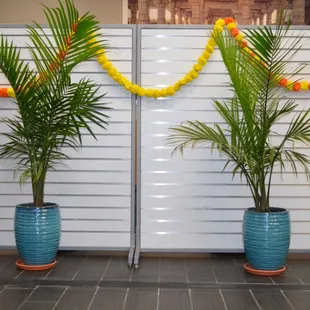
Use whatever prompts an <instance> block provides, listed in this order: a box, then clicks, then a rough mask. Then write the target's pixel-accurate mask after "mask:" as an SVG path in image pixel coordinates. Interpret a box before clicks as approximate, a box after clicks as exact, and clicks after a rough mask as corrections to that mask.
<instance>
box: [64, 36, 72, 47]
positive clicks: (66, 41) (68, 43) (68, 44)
mask: <svg viewBox="0 0 310 310" xmlns="http://www.w3.org/2000/svg"><path fill="white" fill-rule="evenodd" d="M65 44H66V45H67V46H70V45H71V38H70V37H69V38H66V39H65Z"/></svg>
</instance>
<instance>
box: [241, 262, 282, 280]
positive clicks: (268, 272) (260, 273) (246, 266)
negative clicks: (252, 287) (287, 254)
mask: <svg viewBox="0 0 310 310" xmlns="http://www.w3.org/2000/svg"><path fill="white" fill-rule="evenodd" d="M244 269H245V270H246V272H248V273H251V274H254V275H257V276H266V277H270V276H278V275H280V274H282V273H283V272H284V271H285V270H286V267H285V266H283V267H282V268H281V269H277V270H260V269H254V268H252V267H251V266H250V264H249V263H246V264H244Z"/></svg>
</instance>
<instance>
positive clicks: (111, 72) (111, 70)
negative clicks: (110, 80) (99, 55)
mask: <svg viewBox="0 0 310 310" xmlns="http://www.w3.org/2000/svg"><path fill="white" fill-rule="evenodd" d="M117 73H118V72H117V70H116V69H115V68H114V67H112V68H110V69H109V70H108V74H109V76H111V77H112V76H113V75H116V74H117Z"/></svg>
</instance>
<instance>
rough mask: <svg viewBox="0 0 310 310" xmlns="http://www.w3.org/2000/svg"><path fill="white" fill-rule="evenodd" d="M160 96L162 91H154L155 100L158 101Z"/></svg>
mask: <svg viewBox="0 0 310 310" xmlns="http://www.w3.org/2000/svg"><path fill="white" fill-rule="evenodd" d="M159 96H160V90H159V89H154V94H153V97H154V98H155V99H157V98H158V97H159Z"/></svg>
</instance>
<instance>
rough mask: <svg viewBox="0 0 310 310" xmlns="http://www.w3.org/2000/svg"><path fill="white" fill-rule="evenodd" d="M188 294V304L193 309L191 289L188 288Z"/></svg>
mask: <svg viewBox="0 0 310 310" xmlns="http://www.w3.org/2000/svg"><path fill="white" fill-rule="evenodd" d="M188 294H189V302H190V305H191V310H194V305H193V298H192V290H191V289H189V290H188Z"/></svg>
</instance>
